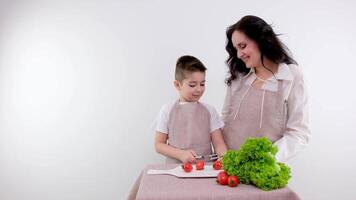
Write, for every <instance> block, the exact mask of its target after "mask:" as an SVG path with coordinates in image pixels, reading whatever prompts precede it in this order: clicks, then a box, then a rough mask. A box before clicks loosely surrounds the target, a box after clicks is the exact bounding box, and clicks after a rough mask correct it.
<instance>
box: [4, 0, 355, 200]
mask: <svg viewBox="0 0 356 200" xmlns="http://www.w3.org/2000/svg"><path fill="white" fill-rule="evenodd" d="M355 8H356V3H354V2H353V1H351V0H350V1H345V0H338V1H336V0H335V1H321V0H319V1H309V0H308V1H307V0H305V1H301V0H299V1H282V0H274V1H253V0H250V1H238V0H233V1H203V0H201V1H189V0H180V1H163V0H162V1H158V0H156V1H153V0H152V1H103V0H101V1H99V0H97V1H87V0H82V1H62V0H58V1H34V0H29V1H10V0H9V1H4V0H3V1H1V0H0V199H1V200H29V199H34V200H72V199H73V200H79V199H80V200H89V199H90V200H91V199H93V200H94V199H95V200H103V199H104V200H114V199H124V198H125V197H126V195H127V193H128V192H129V189H130V187H131V185H132V184H133V182H134V180H135V179H136V177H137V176H138V174H139V172H140V170H141V169H142V168H143V167H144V166H145V165H147V164H152V163H158V162H163V157H162V156H161V155H158V154H156V152H155V151H154V148H153V138H154V133H153V132H152V130H151V127H150V126H151V123H152V121H153V120H154V118H155V116H156V114H157V113H158V111H159V109H160V106H161V105H162V104H164V103H167V102H170V101H173V100H175V99H176V98H177V93H176V91H175V90H174V87H173V84H172V82H173V77H174V76H173V72H174V65H175V61H176V59H177V58H178V57H179V56H181V55H184V54H191V55H194V56H196V57H198V58H199V59H201V60H202V61H203V63H205V65H206V66H207V67H208V72H207V89H206V93H205V95H204V97H203V101H205V102H208V103H210V104H212V105H214V106H215V107H216V109H217V110H218V111H219V112H220V110H221V107H222V103H223V99H224V95H225V85H224V78H225V77H226V71H227V67H226V65H225V64H224V61H225V59H226V58H227V53H226V52H225V50H224V48H225V30H226V27H227V26H228V25H231V24H233V23H235V22H236V21H237V20H238V19H240V18H241V17H242V16H244V15H247V14H253V15H257V16H260V17H262V18H263V19H265V20H266V21H267V22H268V23H272V25H273V27H274V29H275V31H276V32H277V33H282V34H283V35H282V36H281V37H280V38H281V39H282V41H284V42H285V43H286V45H287V46H288V47H289V48H290V49H291V51H292V52H293V54H294V57H295V58H296V60H297V61H298V62H299V64H300V67H301V68H303V69H304V72H305V75H306V77H307V79H308V86H309V94H310V116H311V129H312V140H311V142H310V145H309V146H308V148H306V149H305V150H304V151H303V152H301V153H300V154H298V155H297V156H296V157H294V158H293V159H292V160H291V161H290V162H288V164H289V166H290V167H291V168H292V170H293V178H292V179H291V181H290V184H289V186H290V187H291V188H293V189H294V190H295V191H296V192H297V193H298V194H299V195H300V196H301V197H302V198H303V199H309V200H315V199H323V200H325V199H350V200H351V199H355V198H356V190H355V185H356V179H355V178H356V172H355V169H356V162H355V157H356V156H355V155H354V152H356V143H355V138H356V136H355V134H356V133H355V123H356V116H355V113H356V106H355V101H356V95H355V89H354V85H355V72H356V70H355V67H356V65H355V55H356V54H355V53H356V39H355V36H356V20H355V19H356V13H355Z"/></svg>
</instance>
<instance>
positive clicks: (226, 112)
mask: <svg viewBox="0 0 356 200" xmlns="http://www.w3.org/2000/svg"><path fill="white" fill-rule="evenodd" d="M231 93H232V92H231V85H230V86H227V89H226V94H225V100H224V104H223V107H222V111H221V115H222V120H223V121H224V123H225V122H226V119H227V117H228V116H229V115H230V112H231V110H230V109H231Z"/></svg>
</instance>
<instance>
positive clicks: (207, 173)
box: [147, 165, 223, 178]
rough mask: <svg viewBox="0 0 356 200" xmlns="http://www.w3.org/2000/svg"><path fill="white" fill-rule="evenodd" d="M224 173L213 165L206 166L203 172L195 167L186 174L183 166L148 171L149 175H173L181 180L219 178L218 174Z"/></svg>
mask: <svg viewBox="0 0 356 200" xmlns="http://www.w3.org/2000/svg"><path fill="white" fill-rule="evenodd" d="M221 171H223V170H222V169H221V170H215V169H214V168H213V166H212V165H205V166H204V169H203V170H196V169H195V165H193V169H192V171H191V172H185V171H184V170H183V169H182V166H178V167H176V168H173V169H167V170H157V169H150V170H148V171H147V174H168V175H173V176H176V177H179V178H199V177H217V176H218V173H219V172H221Z"/></svg>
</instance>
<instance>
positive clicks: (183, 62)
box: [175, 55, 207, 82]
mask: <svg viewBox="0 0 356 200" xmlns="http://www.w3.org/2000/svg"><path fill="white" fill-rule="evenodd" d="M206 70H207V69H206V67H205V66H204V64H203V63H202V62H201V61H200V60H199V59H198V58H196V57H194V56H190V55H185V56H182V57H180V58H178V60H177V64H176V71H175V79H176V80H177V81H179V82H181V81H183V80H184V79H185V78H186V76H185V75H186V73H192V72H204V73H205V71H206Z"/></svg>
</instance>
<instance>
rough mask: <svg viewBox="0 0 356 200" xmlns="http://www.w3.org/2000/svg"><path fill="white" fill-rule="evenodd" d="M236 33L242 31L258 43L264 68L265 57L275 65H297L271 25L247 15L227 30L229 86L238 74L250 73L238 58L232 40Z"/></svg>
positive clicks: (227, 82) (227, 80) (227, 81)
mask: <svg viewBox="0 0 356 200" xmlns="http://www.w3.org/2000/svg"><path fill="white" fill-rule="evenodd" d="M234 31H240V32H242V33H244V34H245V35H246V36H247V37H248V38H250V39H251V40H253V41H255V42H256V44H257V46H258V48H259V50H260V52H261V62H262V65H263V66H264V64H263V58H264V57H266V58H268V59H269V60H271V61H273V62H274V63H286V64H292V63H293V64H297V62H296V61H295V60H294V59H293V58H292V57H291V56H290V55H289V53H288V52H289V50H288V48H287V47H286V46H285V45H284V44H283V43H282V42H281V41H280V40H279V39H278V37H277V36H278V35H277V34H275V33H274V31H273V29H272V27H271V26H270V25H269V24H267V23H266V22H265V21H264V20H263V19H261V18H259V17H256V16H252V15H247V16H244V17H243V18H241V19H240V20H239V21H238V22H237V23H235V24H233V25H231V26H229V27H228V28H227V30H226V38H227V41H226V47H225V49H226V51H227V52H228V53H229V58H228V59H227V60H226V64H227V65H228V66H229V72H230V77H228V78H227V79H226V84H227V85H231V81H232V80H234V79H236V77H237V73H242V74H247V73H248V72H249V71H250V69H249V68H247V67H246V65H245V63H244V62H243V61H242V60H241V59H239V58H238V57H237V50H236V49H235V48H234V46H233V44H232V40H231V36H232V33H233V32H234ZM264 67H265V66H264ZM265 68H266V67H265ZM267 69H268V68H267ZM268 70H269V69H268Z"/></svg>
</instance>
